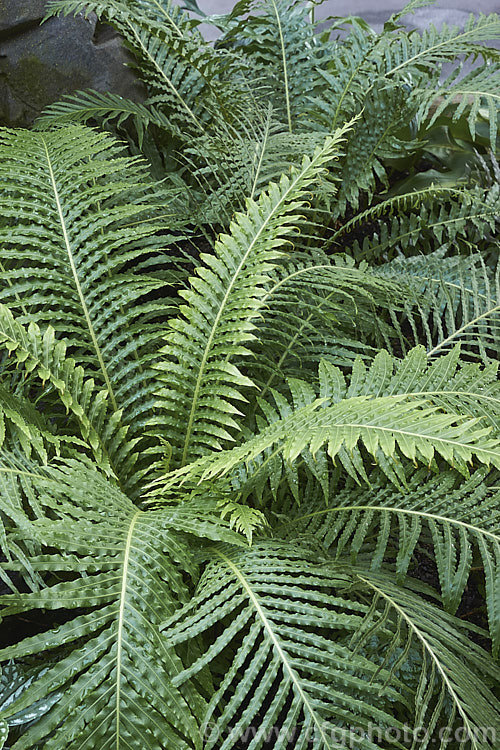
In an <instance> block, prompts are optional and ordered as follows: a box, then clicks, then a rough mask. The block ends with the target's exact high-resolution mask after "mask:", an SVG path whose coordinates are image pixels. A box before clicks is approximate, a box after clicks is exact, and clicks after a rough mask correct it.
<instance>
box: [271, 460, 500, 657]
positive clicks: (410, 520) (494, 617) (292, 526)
mask: <svg viewBox="0 0 500 750" xmlns="http://www.w3.org/2000/svg"><path fill="white" fill-rule="evenodd" d="M374 474H375V477H373V476H372V475H371V476H370V487H369V488H365V487H353V486H349V487H348V488H346V489H343V490H340V491H337V492H336V494H335V497H332V498H331V500H330V501H329V503H330V504H329V506H328V507H325V503H324V500H318V501H317V502H315V503H314V504H309V505H307V506H301V507H300V508H296V509H295V510H293V511H292V513H293V515H292V518H291V519H290V520H287V521H285V522H284V524H283V527H282V530H281V535H283V534H285V533H286V534H287V536H289V537H290V539H292V538H296V537H297V536H301V535H304V536H307V537H310V538H313V537H314V538H315V539H316V540H318V541H322V543H323V544H324V545H325V547H326V548H327V549H328V550H330V551H331V553H332V554H334V555H335V557H336V558H337V559H340V558H342V557H343V556H345V555H347V554H348V555H349V556H350V559H351V560H352V561H353V562H354V563H355V562H356V560H357V559H358V557H362V558H363V559H365V560H370V569H371V570H375V571H377V570H380V569H381V567H382V565H383V564H384V563H388V562H389V561H392V560H394V561H395V563H394V564H395V573H396V578H397V580H398V582H399V583H400V584H402V583H403V582H404V580H405V578H406V576H407V574H408V571H410V574H411V573H412V572H418V571H417V570H416V569H415V563H414V562H413V555H414V553H415V551H416V550H418V548H419V546H420V545H421V544H425V545H426V550H428V551H430V550H432V553H433V557H434V560H435V562H436V567H437V572H438V576H439V587H440V591H441V597H442V601H443V606H444V608H445V610H446V611H447V612H450V613H451V614H455V613H456V611H457V609H458V606H459V604H460V602H461V600H462V596H463V594H464V591H465V587H466V585H467V583H468V579H469V574H470V570H471V565H472V559H473V555H472V552H473V549H475V550H476V552H477V553H478V556H481V558H482V559H483V570H484V577H485V584H486V592H487V597H486V604H487V610H488V612H489V614H490V623H489V624H490V637H491V640H492V646H493V652H494V654H497V653H498V650H499V646H500V609H499V608H498V605H497V601H496V595H495V593H494V592H495V591H496V590H497V587H498V581H499V580H500V567H499V566H500V557H499V553H500V547H499V545H500V513H499V497H500V496H499V492H498V489H497V490H495V489H490V488H489V486H488V484H486V483H485V479H486V475H487V472H486V470H485V469H479V470H478V471H476V472H474V474H473V475H472V476H471V478H470V479H467V480H465V481H464V480H463V479H462V478H461V477H460V476H459V475H458V474H457V473H456V472H452V471H449V472H446V471H442V472H440V473H439V474H437V475H436V474H434V475H431V474H429V473H428V472H427V471H426V470H425V469H419V470H418V471H416V472H412V474H411V476H409V477H408V478H407V483H406V490H405V492H403V493H402V492H401V491H399V490H396V489H395V488H394V487H393V486H391V485H390V484H388V483H387V481H386V480H385V478H384V477H383V476H381V475H380V474H379V475H378V477H377V474H376V473H375V472H374ZM489 483H490V484H491V482H489Z"/></svg>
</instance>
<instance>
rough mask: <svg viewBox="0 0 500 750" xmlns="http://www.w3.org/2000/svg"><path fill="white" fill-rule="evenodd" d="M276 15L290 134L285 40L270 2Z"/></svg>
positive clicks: (274, 4)
mask: <svg viewBox="0 0 500 750" xmlns="http://www.w3.org/2000/svg"><path fill="white" fill-rule="evenodd" d="M271 2H272V4H273V8H274V13H275V15H276V23H277V24H278V33H279V36H280V47H281V58H282V60H283V79H284V86H285V102H286V116H287V121H288V130H289V132H290V133H291V132H292V113H291V109H290V92H289V90H288V65H287V61H286V50H285V39H284V37H283V29H282V28H281V19H280V16H279V13H278V8H277V6H276V2H275V0H271Z"/></svg>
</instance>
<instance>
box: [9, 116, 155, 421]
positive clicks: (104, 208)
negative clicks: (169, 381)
mask: <svg viewBox="0 0 500 750" xmlns="http://www.w3.org/2000/svg"><path fill="white" fill-rule="evenodd" d="M0 156H1V163H0V175H1V177H2V186H3V192H2V196H1V198H0V210H1V212H2V221H1V225H0V240H1V241H2V243H3V249H2V266H1V271H0V301H1V302H2V303H3V304H5V305H7V306H8V307H9V308H10V309H11V310H12V311H13V312H15V313H16V315H17V316H18V320H19V322H21V323H26V322H28V321H29V320H31V319H32V318H33V316H35V317H36V319H37V321H38V323H39V325H40V326H46V325H51V326H52V327H53V328H54V329H55V331H56V333H57V335H58V336H60V335H61V333H63V335H64V338H65V342H66V345H67V347H68V348H69V351H70V353H71V355H72V356H73V357H74V358H75V360H76V361H77V363H78V364H82V365H83V366H84V367H85V370H86V373H87V375H88V376H92V377H93V378H94V379H95V380H96V383H98V384H100V385H101V386H102V388H105V389H106V390H107V392H108V395H109V399H110V402H111V405H112V408H113V410H114V411H116V410H119V409H120V410H122V411H123V415H124V419H125V422H126V423H127V424H130V425H131V430H132V433H133V434H134V435H137V434H138V433H139V432H140V431H141V430H142V428H143V425H144V423H145V421H146V419H147V415H148V414H150V413H151V408H152V387H153V388H154V385H153V383H152V375H151V373H152V370H151V363H152V361H153V360H154V359H155V356H156V348H157V342H158V340H159V324H158V313H159V311H160V310H161V304H160V303H159V302H157V301H156V302H155V301H149V300H148V295H151V294H152V293H153V292H156V293H158V292H160V293H161V290H162V289H163V290H164V289H165V283H164V282H163V281H162V280H161V278H155V277H154V276H153V275H152V274H150V273H148V262H150V260H151V258H152V257H154V254H155V253H157V252H159V251H160V250H161V249H162V245H163V242H164V240H163V238H162V237H160V236H158V230H159V228H160V225H159V224H158V223H156V222H155V221H154V215H155V213H158V208H160V206H161V203H162V200H164V199H165V197H166V195H165V193H164V191H162V192H158V188H157V187H156V186H155V185H154V184H153V183H151V182H150V180H149V179H148V177H147V173H146V170H145V169H144V166H143V165H142V164H140V163H138V161H137V160H134V159H130V158H125V157H124V155H123V146H121V145H118V144H117V143H116V141H115V140H114V139H113V138H111V137H110V136H109V135H107V134H106V133H97V132H95V131H93V130H90V129H87V128H84V127H82V126H73V127H68V128H65V129H58V130H54V131H52V132H47V133H37V132H28V131H5V130H4V131H3V132H2V133H1V135H0ZM138 195H140V196H141V197H140V198H139V199H138V198H137V196H138ZM161 208H162V209H163V206H161ZM163 210H164V209H163ZM143 268H145V269H146V272H143ZM30 278H36V279H37V284H36V285H33V284H32V282H31V281H30ZM163 294H164V292H163Z"/></svg>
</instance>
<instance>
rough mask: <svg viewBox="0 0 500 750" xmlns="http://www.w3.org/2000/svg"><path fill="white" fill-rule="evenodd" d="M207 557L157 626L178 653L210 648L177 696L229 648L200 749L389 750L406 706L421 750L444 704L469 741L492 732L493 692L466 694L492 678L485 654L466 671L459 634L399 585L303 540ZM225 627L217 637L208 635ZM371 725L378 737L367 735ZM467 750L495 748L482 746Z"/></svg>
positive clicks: (459, 628) (456, 625) (470, 658)
mask: <svg viewBox="0 0 500 750" xmlns="http://www.w3.org/2000/svg"><path fill="white" fill-rule="evenodd" d="M211 557H212V562H211V563H210V565H209V567H208V568H207V569H206V571H205V573H204V575H203V577H202V579H201V580H200V583H199V585H198V589H197V593H196V595H195V597H194V598H193V600H192V602H190V603H189V604H187V605H184V606H183V607H182V608H181V609H179V610H178V611H177V612H176V613H174V615H173V616H172V617H170V618H169V619H168V620H167V621H166V622H165V623H164V625H163V628H164V631H165V633H166V635H167V637H168V638H169V640H171V641H172V642H173V643H174V644H177V645H179V644H184V643H186V642H188V641H189V639H190V637H193V635H196V636H198V635H201V636H202V637H206V640H207V645H206V647H205V649H204V651H202V653H201V654H200V655H199V656H198V657H197V658H196V659H194V660H193V661H192V663H191V664H190V665H189V666H188V667H187V669H186V670H185V671H184V672H183V673H181V674H180V675H178V677H177V678H175V683H176V684H178V685H179V686H181V685H182V684H183V682H184V680H188V679H191V678H193V676H195V675H196V674H198V673H200V672H201V671H202V670H203V669H204V668H206V667H207V665H210V664H211V663H212V662H213V661H214V660H215V659H216V658H217V656H218V654H219V653H220V652H221V650H222V649H224V648H227V647H228V645H229V644H231V643H232V642H234V649H233V651H234V656H233V659H232V661H231V663H230V665H229V667H228V668H226V670H225V671H224V673H223V674H222V675H221V676H220V678H219V681H218V684H217V685H216V688H217V689H216V692H215V693H214V695H213V698H212V700H211V701H210V703H209V705H208V709H207V713H206V715H205V717H204V726H206V727H209V728H210V731H209V732H207V733H206V738H207V739H206V745H205V747H206V748H207V750H209V748H212V747H217V748H218V750H229V748H234V747H237V746H238V745H237V743H238V741H239V740H241V739H242V738H245V740H246V742H247V743H248V746H249V747H251V748H252V750H257V748H261V747H263V746H265V745H264V743H265V741H266V739H267V741H272V742H273V747H274V748H279V749H280V750H281V749H283V748H286V747H287V743H289V742H293V745H294V747H296V748H305V747H307V745H308V743H309V742H310V740H311V737H313V738H314V743H315V747H317V748H321V749H323V748H326V749H327V750H337V748H339V747H340V746H341V744H342V741H344V742H345V741H349V739H350V740H351V741H353V737H355V738H356V745H355V746H357V747H359V748H360V750H376V749H377V748H382V747H386V745H385V744H384V742H385V740H386V737H387V736H388V735H387V734H386V733H385V732H384V729H385V728H388V727H394V728H397V727H399V726H400V725H399V722H398V720H397V718H395V714H396V715H397V713H398V709H399V708H400V707H401V706H405V705H407V704H408V703H409V704H413V705H414V706H415V713H416V715H417V722H416V725H415V726H416V727H422V726H427V727H428V731H429V737H428V738H427V742H430V740H431V737H432V733H433V730H434V727H435V724H436V721H437V719H438V718H439V715H440V714H441V712H443V713H444V714H446V712H447V711H448V705H449V703H448V701H451V717H450V715H449V714H448V715H447V716H446V718H445V719H444V720H445V722H446V721H447V720H449V722H450V725H451V726H453V725H454V720H455V718H457V720H458V722H459V723H461V724H463V725H464V726H465V727H467V728H468V729H470V730H471V732H472V730H473V729H476V728H480V727H485V726H490V727H491V726H494V725H495V724H494V722H496V717H497V712H498V703H497V701H496V700H495V698H494V697H493V695H492V693H490V691H489V690H488V688H487V687H486V686H484V685H482V686H481V689H480V691H479V692H478V694H477V695H473V694H472V693H471V691H470V689H469V686H470V683H471V680H476V679H477V675H478V674H480V673H481V671H482V669H483V667H484V668H486V670H487V673H488V674H489V675H490V676H491V677H493V675H494V674H495V668H494V667H493V665H491V664H490V663H488V661H487V657H486V653H485V652H483V651H482V649H480V648H478V647H477V646H473V647H472V649H471V650H470V651H467V652H466V653H467V659H466V660H464V659H463V657H462V652H461V649H463V647H464V645H465V643H466V642H467V640H466V637H465V633H466V631H465V628H464V626H463V624H462V623H461V622H460V621H459V620H455V619H454V618H452V617H451V616H450V615H445V614H443V613H441V612H440V611H439V609H438V608H437V607H436V606H435V604H434V603H433V602H424V601H423V599H422V598H421V597H420V596H418V595H417V594H416V593H415V592H414V591H412V589H411V588H405V589H403V588H400V587H398V586H397V585H395V584H394V582H393V581H392V580H391V579H390V578H389V576H388V574H387V573H385V575H384V574H383V573H379V574H377V575H376V574H374V573H373V572H371V571H369V570H367V571H366V572H365V570H364V569H363V568H362V567H360V568H357V569H355V570H354V571H352V570H349V568H348V567H347V566H343V565H341V564H332V563H331V561H330V562H329V561H328V558H325V557H324V556H323V555H322V554H321V553H319V554H318V551H317V550H312V549H308V548H307V546H304V544H301V543H300V541H297V543H296V544H295V546H294V547H291V546H290V545H285V546H284V545H283V543H282V542H280V541H279V540H276V541H273V542H268V543H261V544H259V545H257V546H256V547H254V548H252V550H248V551H244V552H243V551H242V552H238V553H235V552H234V551H232V550H230V549H227V548H215V549H214V550H213V552H212V555H211ZM361 590H362V591H363V593H364V594H368V604H367V603H366V597H365V596H363V595H361V596H359V595H358V594H359V593H361ZM431 591H432V590H431ZM426 593H430V592H426ZM385 597H387V602H386V599H385ZM420 603H422V608H421V609H420ZM222 620H224V624H225V627H224V629H223V631H222V633H221V634H220V635H219V636H217V635H215V636H213V635H212V632H213V631H214V629H216V628H217V625H218V623H220V622H221V621H222ZM441 628H443V629H444V637H443V639H441V638H440V636H439V631H440V629H441ZM216 632H217V631H216ZM368 639H369V640H368ZM382 644H383V645H384V652H385V653H387V654H388V656H387V658H385V659H384V657H383V656H382V654H381V648H382ZM419 653H420V654H421V657H420V659H421V665H422V675H421V677H420V680H419V679H418V677H417V678H416V679H415V681H414V683H413V684H412V685H411V686H410V684H409V682H410V681H409V680H408V679H406V681H405V682H406V687H405V688H403V686H402V683H401V680H400V677H401V676H402V674H403V670H404V668H405V665H406V662H407V660H408V659H412V660H413V661H414V662H415V660H416V659H417V658H418V656H417V654H419ZM497 676H498V675H497ZM263 681H264V684H263ZM270 690H272V699H271V700H270V701H269V700H267V701H266V696H268V694H269V691H270ZM443 696H446V699H447V702H446V703H445V704H443ZM436 698H438V700H437V702H436ZM389 717H391V718H390V719H389ZM425 719H427V721H425ZM420 720H422V721H420ZM492 722H493V723H492ZM373 724H376V726H377V727H378V729H379V734H378V735H377V733H375V734H374V733H373V732H370V729H369V727H370V726H373ZM354 728H356V729H354ZM489 737H490V738H491V735H490V736H489ZM438 747H443V745H442V744H441V745H438ZM473 747H475V748H476V750H479V748H481V750H486V749H487V748H489V749H491V748H492V747H493V744H491V741H490V739H489V738H488V737H487V738H486V740H485V741H484V742H483V741H482V740H481V737H480V739H479V741H478V743H477V744H476V745H473Z"/></svg>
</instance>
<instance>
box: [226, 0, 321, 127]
mask: <svg viewBox="0 0 500 750" xmlns="http://www.w3.org/2000/svg"><path fill="white" fill-rule="evenodd" d="M248 14H249V15H248ZM229 20H230V21H231V28H230V30H229V31H227V32H226V33H225V34H224V35H223V36H222V38H221V40H220V44H221V45H231V43H232V42H233V40H237V43H238V48H239V49H238V51H239V52H240V54H242V55H243V56H244V57H245V58H246V59H247V60H248V62H249V64H250V66H251V69H252V71H253V75H254V76H256V77H261V78H262V82H263V85H264V87H265V88H267V91H266V98H268V97H269V98H272V101H273V103H274V104H273V106H274V107H275V109H276V111H277V113H278V116H279V119H280V120H281V121H282V122H283V123H286V126H287V129H288V132H289V133H292V132H293V131H295V130H300V119H301V117H303V116H304V115H305V114H306V113H307V112H308V110H309V96H310V95H311V94H312V92H313V90H314V88H315V87H316V86H317V85H318V84H319V82H320V80H321V79H320V78H319V75H318V73H317V72H316V67H317V66H318V65H321V53H322V45H321V42H320V41H319V38H318V36H317V35H316V34H315V26H314V24H313V23H311V19H310V7H309V5H308V4H307V3H306V2H303V0H244V2H239V3H237V4H236V6H235V7H234V9H233V11H232V13H231V16H230V17H229ZM333 129H334V128H332V130H333Z"/></svg>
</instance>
